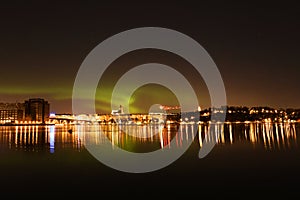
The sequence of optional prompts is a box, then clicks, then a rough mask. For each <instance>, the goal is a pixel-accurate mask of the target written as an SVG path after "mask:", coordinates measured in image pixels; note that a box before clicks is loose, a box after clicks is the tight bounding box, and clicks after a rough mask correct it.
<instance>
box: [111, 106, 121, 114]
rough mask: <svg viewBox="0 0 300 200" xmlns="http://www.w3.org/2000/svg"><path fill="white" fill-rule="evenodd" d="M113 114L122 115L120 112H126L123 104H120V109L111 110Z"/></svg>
mask: <svg viewBox="0 0 300 200" xmlns="http://www.w3.org/2000/svg"><path fill="white" fill-rule="evenodd" d="M111 114H112V115H120V114H124V109H123V106H122V105H120V107H119V109H118V110H112V111H111Z"/></svg>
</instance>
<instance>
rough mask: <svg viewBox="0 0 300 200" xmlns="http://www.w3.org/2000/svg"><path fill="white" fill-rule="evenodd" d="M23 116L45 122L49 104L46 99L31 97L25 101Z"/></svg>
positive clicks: (48, 112) (30, 119) (47, 116)
mask: <svg viewBox="0 0 300 200" xmlns="http://www.w3.org/2000/svg"><path fill="white" fill-rule="evenodd" d="M24 105H25V118H26V120H29V121H36V122H41V123H45V121H48V120H49V114H50V106H49V103H48V101H45V100H44V99H41V98H33V99H29V100H27V101H25V103H24Z"/></svg>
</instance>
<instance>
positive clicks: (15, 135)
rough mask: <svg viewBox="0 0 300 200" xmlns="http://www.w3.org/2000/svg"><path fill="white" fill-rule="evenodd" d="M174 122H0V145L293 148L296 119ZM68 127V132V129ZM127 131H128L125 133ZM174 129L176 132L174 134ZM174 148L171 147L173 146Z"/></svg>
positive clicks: (19, 147)
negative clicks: (207, 144)
mask: <svg viewBox="0 0 300 200" xmlns="http://www.w3.org/2000/svg"><path fill="white" fill-rule="evenodd" d="M194 127H195V126H194V125H192V124H183V125H180V126H177V125H170V124H169V125H143V126H141V125H139V126H137V125H125V126H124V125H123V126H118V125H65V126H1V127H0V149H14V150H22V151H34V152H38V151H49V152H50V153H55V152H56V151H57V150H61V149H66V148H67V149H73V150H76V151H81V150H82V148H84V145H83V144H84V141H85V140H86V137H89V141H92V142H93V143H94V144H97V145H101V144H103V143H104V142H107V140H106V138H108V139H109V140H110V141H109V142H110V143H111V144H112V148H114V147H115V146H118V147H121V148H124V149H129V150H130V149H131V148H130V147H131V146H136V148H140V147H141V146H143V145H150V146H149V148H148V149H147V151H151V150H155V149H158V148H172V147H171V140H172V139H174V140H175V143H174V144H176V148H180V147H181V146H182V144H183V143H184V142H187V141H190V140H192V139H193V138H194V137H195V136H196V137H195V139H196V140H195V141H196V142H197V143H198V144H199V148H201V147H202V145H203V143H204V140H205V142H216V143H217V144H218V145H233V144H235V143H250V144H252V145H253V146H254V147H256V146H262V147H264V148H265V149H266V150H275V149H276V150H281V149H289V148H297V145H298V140H299V138H298V137H297V135H298V133H299V124H297V123H239V124H237V123H227V124H199V125H198V127H197V126H196V127H197V128H196V130H195V128H194ZM70 130H72V132H69V131H70ZM127 133H130V134H127ZM176 133H177V134H176ZM173 148H174V147H173Z"/></svg>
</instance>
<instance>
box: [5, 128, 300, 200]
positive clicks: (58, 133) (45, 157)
mask: <svg viewBox="0 0 300 200" xmlns="http://www.w3.org/2000/svg"><path fill="white" fill-rule="evenodd" d="M191 126H192V125H181V126H180V127H179V128H178V127H175V128H174V127H173V126H172V125H171V126H166V127H165V129H164V131H165V132H160V133H158V134H157V131H158V132H159V131H160V129H157V127H150V126H138V127H136V126H134V127H127V128H123V129H122V131H120V130H119V129H118V127H117V126H112V125H101V126H96V127H95V126H92V125H84V126H75V125H72V126H71V125H65V126H60V125H59V126H58V125H56V126H0V173H1V181H0V192H1V193H2V194H3V192H8V193H10V194H15V193H21V194H28V195H30V194H33V195H34V194H36V193H43V194H45V195H46V196H50V197H51V194H53V193H54V192H63V193H65V194H70V195H71V194H72V195H74V194H75V195H77V194H78V195H79V194H81V195H83V194H90V193H93V194H97V195H99V197H100V196H102V195H107V194H109V195H111V197H114V196H115V195H121V196H124V198H127V197H128V196H134V195H136V194H143V195H146V196H147V197H149V196H153V197H157V198H159V197H160V196H161V195H171V196H172V195H174V194H176V195H177V194H181V195H198V197H200V196H202V195H204V194H205V195H211V196H222V195H223V194H226V193H227V194H228V193H230V194H232V195H233V196H234V195H237V194H238V193H239V192H241V191H242V192H243V193H244V194H245V195H246V196H249V195H250V196H251V195H253V194H254V196H253V197H258V192H264V193H265V194H267V196H269V197H270V196H277V195H279V194H283V195H285V196H286V195H289V194H292V193H293V192H298V188H299V183H300V148H299V146H298V145H299V144H300V143H299V140H300V137H299V131H300V125H299V124H297V123H282V124H263V123H249V124H244V123H239V124H225V125H224V126H218V127H215V126H213V125H201V127H199V128H198V130H192V129H191ZM212 126H213V127H212ZM212 128H214V129H215V130H216V131H219V132H218V133H220V136H219V137H218V138H215V137H214V136H213V135H212V136H211V137H204V136H205V135H207V134H208V132H209V130H211V129H212ZM68 130H72V132H69V131H68ZM199 130H200V131H199ZM85 132H89V135H90V137H94V142H95V144H97V145H101V144H102V143H103V142H104V140H103V137H107V138H109V139H110V140H111V141H112V147H113V146H118V147H121V148H123V149H125V150H127V151H132V152H138V153H141V152H149V151H154V150H157V149H160V148H169V149H172V148H181V145H182V144H184V143H185V142H187V141H189V140H191V139H192V138H193V136H195V139H194V142H193V143H192V145H191V146H190V148H189V149H188V150H187V151H186V152H185V154H184V155H182V156H181V157H180V158H179V159H178V160H176V161H175V162H174V163H172V164H171V165H169V166H167V167H165V168H163V169H161V170H158V171H154V172H150V173H141V174H133V173H125V172H121V171H117V170H115V169H112V168H110V167H107V166H106V165H104V164H102V163H101V162H99V161H98V160H97V159H95V158H94V157H93V156H92V155H91V154H90V153H89V151H88V150H87V149H86V148H85V145H84V141H83V140H84V138H83V137H82V135H80V134H84V133H85ZM125 132H130V134H129V135H128V134H126V133H125ZM199 132H200V135H199ZM176 133H178V134H176ZM141 134H146V135H144V137H142V138H141V137H137V136H140V135H141ZM135 136H136V137H135ZM199 136H200V137H199ZM101 138H102V139H101ZM147 138H148V139H147ZM172 138H174V139H175V140H176V143H174V145H173V146H170V143H169V141H170V140H171V139H172ZM204 138H205V139H206V140H215V142H217V145H216V146H215V147H214V148H213V150H212V151H211V152H210V153H209V154H208V155H207V156H206V157H205V158H203V159H199V158H198V152H199V149H200V148H201V145H203V144H202V142H203V141H204V140H205V139H204ZM141 198H142V197H141Z"/></svg>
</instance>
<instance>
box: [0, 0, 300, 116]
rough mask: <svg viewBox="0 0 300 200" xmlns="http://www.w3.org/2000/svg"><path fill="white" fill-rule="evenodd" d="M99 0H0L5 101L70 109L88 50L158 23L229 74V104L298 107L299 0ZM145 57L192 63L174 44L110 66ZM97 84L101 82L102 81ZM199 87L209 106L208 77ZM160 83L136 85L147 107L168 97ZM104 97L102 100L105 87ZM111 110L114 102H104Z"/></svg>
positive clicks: (1, 95) (1, 97) (0, 86)
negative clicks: (295, 0) (172, 49)
mask: <svg viewBox="0 0 300 200" xmlns="http://www.w3.org/2000/svg"><path fill="white" fill-rule="evenodd" d="M45 2H46V3H45ZM95 2H97V3H94V2H92V1H81V2H79V1H77V2H73V1H69V2H65V3H61V2H57V3H54V2H53V1H44V2H43V3H39V1H36V2H34V1H20V2H16V1H12V2H11V3H1V6H0V25H1V31H0V44H1V45H0V66H1V73H0V102H16V101H17V102H23V101H24V100H26V99H28V98H32V97H41V98H45V99H46V100H48V101H49V102H50V104H51V112H57V113H65V112H68V113H69V112H71V108H72V100H71V98H72V88H73V82H74V79H75V77H76V73H77V71H78V69H79V67H80V65H81V63H82V62H83V60H84V59H85V57H86V56H87V55H88V54H89V52H90V51H91V50H92V49H93V48H94V47H96V46H97V45H98V44H99V43H101V42H102V41H103V40H105V39H106V38H108V37H110V36H112V35H115V34H117V33H119V32H122V31H125V30H128V29H132V28H138V27H148V26H154V27H164V28H169V29H174V30H177V31H180V32H182V33H184V34H186V35H188V36H190V37H192V38H193V39H195V40H196V41H198V42H199V44H201V45H202V46H203V47H204V48H205V49H206V51H207V52H208V53H209V55H210V56H211V57H212V59H213V60H214V62H215V63H216V65H217V66H218V68H219V70H220V73H221V75H222V78H223V80H224V84H225V88H226V92H227V103H228V105H236V106H239V105H243V106H249V107H251V106H271V107H275V108H289V107H293V108H300V101H299V99H300V84H299V77H300V59H299V56H300V50H299V44H300V37H299V36H300V20H299V19H300V14H299V13H300V12H299V10H300V6H298V5H297V4H292V3H287V1H284V2H280V3H275V1H273V2H272V3H265V4H263V3H253V4H252V3H246V2H242V3H232V4H230V3H228V2H223V3H219V2H213V1H209V2H210V3H207V2H206V1H205V3H201V1H200V3H197V4H192V3H188V2H186V1H183V2H181V1H178V2H177V1H170V2H165V3H163V2H162V1H158V2H154V1H148V2H146V3H144V2H143V3H141V2H142V1H140V2H139V3H138V2H131V3H125V2H118V3H114V2H113V1H109V2H110V3H103V2H102V1H95ZM148 61H156V62H161V63H166V64H169V65H170V66H172V65H173V67H175V68H176V66H177V67H179V68H180V67H184V68H186V67H187V65H188V63H185V61H184V60H180V58H178V57H176V56H175V55H170V54H169V53H168V52H162V51H142V50H141V51H138V52H135V54H134V53H131V54H130V55H125V56H122V57H120V59H118V60H116V62H115V63H113V64H112V66H110V67H111V71H114V70H115V71H117V72H118V73H121V72H124V69H127V68H128V67H129V66H131V67H132V65H135V64H142V63H144V62H148ZM113 66H115V68H113ZM126 66H127V67H126ZM122 67H123V68H122ZM112 74H114V75H115V76H114V77H112V76H109V74H108V76H107V77H106V79H107V82H109V81H111V82H110V83H109V84H108V83H106V86H107V87H110V86H111V85H112V80H113V79H117V78H118V74H117V75H116V72H115V73H111V75H112ZM101 87H104V88H105V84H104V86H103V85H102V86H101V85H99V88H101ZM155 87H157V86H154V88H155ZM197 87H198V90H199V91H202V93H201V94H199V97H200V98H203V99H202V100H200V104H201V106H203V107H209V98H208V96H207V91H206V89H205V84H203V83H199V85H198V86H197ZM145 88H147V87H144V89H145ZM106 89H107V88H106ZM150 90H151V89H150ZM152 90H153V88H152ZM163 90H165V91H167V89H164V88H156V89H155V91H156V93H155V92H153V93H151V92H149V93H148V92H146V93H147V94H145V92H144V93H143V92H142V91H137V92H136V95H137V98H138V96H139V95H140V99H144V100H145V99H146V100H145V103H146V104H147V105H148V104H149V102H148V103H147V99H148V100H149V99H150V100H151V98H150V97H151V96H152V97H153V98H152V99H156V100H154V101H157V100H159V99H160V98H161V96H164V95H157V94H158V93H157V91H160V92H159V94H161V93H163ZM166 93H168V94H169V93H170V92H169V91H167V92H166ZM143 94H144V95H148V96H146V97H145V96H143ZM155 94H156V96H155ZM202 94H203V95H202ZM153 95H154V96H153ZM98 96H100V97H102V98H103V95H101V91H99V95H98ZM104 96H105V95H104ZM108 96H109V95H108ZM171 96H172V95H171ZM141 97H142V98H141ZM170 99H171V101H170V102H169V104H176V99H175V100H174V98H173V97H172V98H170ZM150 100H149V101H150ZM161 100H162V101H163V98H162V99H161ZM154 101H152V102H150V104H151V103H156V102H154ZM141 102H144V101H141V100H140V101H139V103H141ZM98 103H99V104H98V106H99V107H101V106H102V105H105V106H107V105H106V104H105V102H103V99H102V100H99V102H98ZM163 103H166V104H167V103H168V102H163ZM150 104H149V105H150ZM106 111H109V110H107V109H103V110H101V108H100V110H99V112H106Z"/></svg>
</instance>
